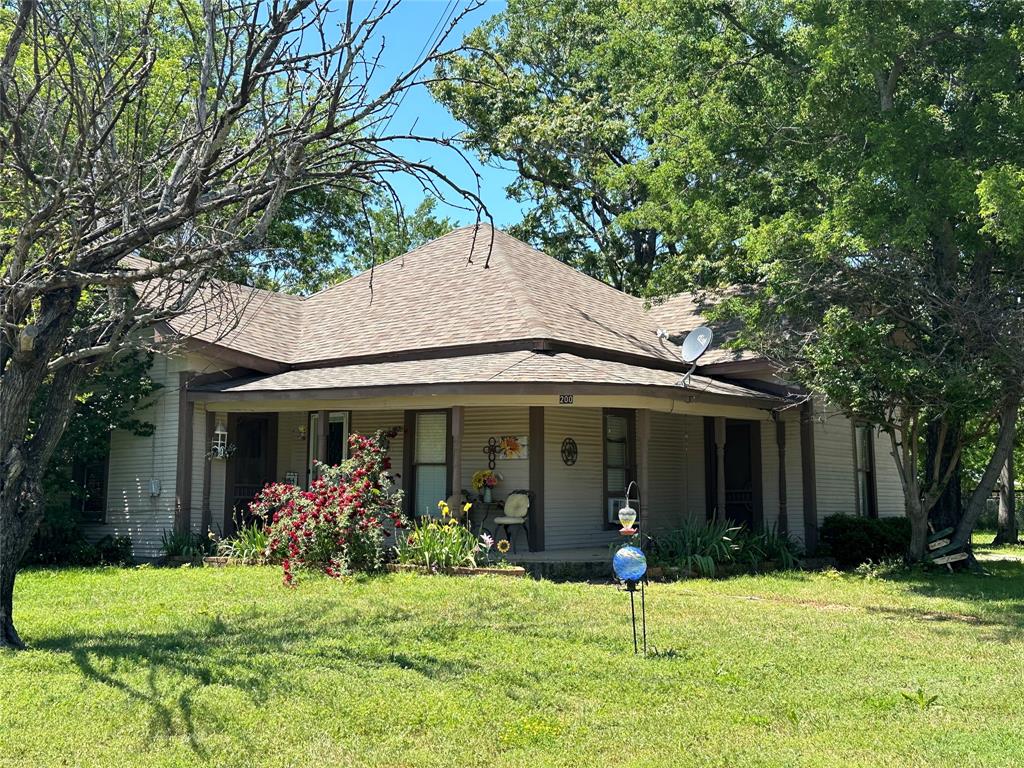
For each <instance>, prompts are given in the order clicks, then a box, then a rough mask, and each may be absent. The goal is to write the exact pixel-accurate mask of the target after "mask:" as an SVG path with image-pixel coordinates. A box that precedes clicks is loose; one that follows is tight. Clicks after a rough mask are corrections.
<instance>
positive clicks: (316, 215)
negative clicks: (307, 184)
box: [221, 187, 455, 294]
mask: <svg viewBox="0 0 1024 768" xmlns="http://www.w3.org/2000/svg"><path fill="white" fill-rule="evenodd" d="M367 196H368V195H367V194H366V193H364V192H353V191H351V190H348V189H332V188H330V187H311V188H309V189H305V190H302V191H300V192H297V193H295V194H292V195H288V196H287V197H286V198H285V200H284V201H283V202H282V204H281V210H280V212H279V213H278V216H277V218H276V219H275V220H274V222H273V223H272V224H271V225H270V228H269V229H268V231H267V238H266V242H265V243H264V244H263V246H262V247H261V248H260V249H259V250H258V251H256V252H254V253H253V254H251V255H250V257H249V258H248V259H246V260H244V261H240V262H238V263H234V264H231V265H228V266H226V267H225V269H224V270H223V271H222V272H221V277H223V278H225V279H228V280H231V281H233V282H238V283H242V284H243V285H252V286H255V287H257V288H264V289H267V290H273V291H286V292H288V293H301V294H309V293H315V292H316V291H319V290H321V289H322V288H326V287H327V286H329V285H333V284H335V283H337V282H340V281H342V280H344V279H346V278H348V277H351V276H352V275H354V274H357V273H359V272H362V271H364V270H367V269H370V268H371V267H373V266H374V265H376V264H382V263H384V262H385V261H388V260H389V259H393V258H394V257H396V256H400V255H402V254H403V253H406V252H408V251H410V250H412V249H413V248H416V247H417V246H420V245H422V244H423V243H426V242H428V241H430V240H433V239H435V238H438V237H441V235H444V234H447V233H448V232H450V231H451V230H452V229H454V228H455V223H454V222H453V221H452V220H451V219H449V218H448V217H438V216H437V215H435V213H434V211H435V209H436V208H437V200H436V199H435V198H433V197H427V198H425V199H424V200H423V201H422V202H421V203H420V204H419V205H418V206H417V207H416V208H415V209H414V210H412V211H410V212H406V211H403V210H402V209H401V208H400V207H397V206H396V205H395V203H394V201H393V200H391V199H390V197H388V196H385V195H380V194H377V195H369V199H367Z"/></svg>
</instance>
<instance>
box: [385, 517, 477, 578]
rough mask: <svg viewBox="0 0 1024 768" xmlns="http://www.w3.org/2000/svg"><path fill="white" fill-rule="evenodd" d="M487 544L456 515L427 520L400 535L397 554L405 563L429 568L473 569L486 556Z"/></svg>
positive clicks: (400, 560) (396, 546)
mask: <svg viewBox="0 0 1024 768" xmlns="http://www.w3.org/2000/svg"><path fill="white" fill-rule="evenodd" d="M485 545H486V542H481V541H480V539H478V538H477V537H476V535H475V534H474V533H473V532H472V531H470V530H469V529H468V528H466V526H464V525H460V524H459V522H458V521H457V520H456V519H455V518H454V517H449V518H448V519H447V520H446V521H438V520H429V521H427V520H424V521H421V522H419V523H416V524H415V525H413V526H412V528H410V529H409V530H407V531H406V532H405V534H404V535H402V534H399V535H398V536H397V541H396V543H395V557H396V559H397V560H398V562H400V563H402V564H406V565H422V566H424V567H426V568H441V569H443V568H457V567H470V568H472V567H475V566H476V564H477V559H478V557H479V556H480V555H481V554H483V555H486V551H487V550H488V549H489V547H486V546H485Z"/></svg>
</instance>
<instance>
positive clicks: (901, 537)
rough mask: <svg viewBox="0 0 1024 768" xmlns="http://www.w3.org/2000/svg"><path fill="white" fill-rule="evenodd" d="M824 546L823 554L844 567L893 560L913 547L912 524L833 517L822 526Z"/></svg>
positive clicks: (892, 519) (901, 520) (900, 519)
mask: <svg viewBox="0 0 1024 768" xmlns="http://www.w3.org/2000/svg"><path fill="white" fill-rule="evenodd" d="M820 543H821V545H820V549H819V553H820V554H822V555H827V556H830V557H833V558H835V560H836V562H837V563H838V564H839V567H840V568H855V567H856V566H858V565H860V564H861V563H866V562H868V561H869V560H870V561H872V562H876V563H877V562H880V561H882V560H890V559H892V558H894V557H900V556H902V555H904V554H905V553H906V551H907V547H909V546H910V521H909V520H908V519H907V518H905V517H882V518H877V519H875V518H870V517H854V516H852V515H832V516H830V517H826V518H825V520H824V521H823V522H822V524H821V536H820Z"/></svg>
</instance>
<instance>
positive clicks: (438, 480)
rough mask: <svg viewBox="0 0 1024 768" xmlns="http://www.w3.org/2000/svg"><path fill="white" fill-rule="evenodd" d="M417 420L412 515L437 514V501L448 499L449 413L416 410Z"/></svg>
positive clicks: (414, 438)
mask: <svg viewBox="0 0 1024 768" xmlns="http://www.w3.org/2000/svg"><path fill="white" fill-rule="evenodd" d="M415 419H416V421H415V427H414V429H413V467H412V470H413V479H412V482H413V506H412V514H413V515H414V516H415V517H421V516H423V515H430V516H436V515H438V514H439V512H438V507H437V503H438V502H439V501H443V500H445V499H447V498H448V476H449V471H448V460H449V457H448V443H449V441H448V434H449V431H450V428H449V424H448V412H447V411H417V412H416V414H415Z"/></svg>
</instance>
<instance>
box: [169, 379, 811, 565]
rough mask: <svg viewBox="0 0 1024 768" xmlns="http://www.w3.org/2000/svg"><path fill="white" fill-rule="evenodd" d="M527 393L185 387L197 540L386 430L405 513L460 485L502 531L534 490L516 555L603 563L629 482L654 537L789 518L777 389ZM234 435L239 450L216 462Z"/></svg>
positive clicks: (430, 509) (190, 505)
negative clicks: (216, 445) (515, 500)
mask: <svg viewBox="0 0 1024 768" xmlns="http://www.w3.org/2000/svg"><path fill="white" fill-rule="evenodd" d="M466 389H468V388H463V390H466ZM524 389H525V387H524ZM530 389H533V390H535V391H533V392H529V393H527V392H515V393H513V392H508V393H496V392H492V393H486V394H485V393H483V392H472V391H461V392H447V393H441V392H436V393H433V394H405V393H402V394H400V395H398V394H396V396H391V397H356V398H349V399H335V398H326V397H312V395H315V394H317V393H311V392H304V393H288V394H280V393H274V394H273V395H272V396H269V397H268V396H260V397H253V396H251V395H250V396H245V395H244V394H242V393H231V392H229V391H224V388H221V389H213V388H208V389H199V388H196V389H194V390H191V391H190V392H189V402H190V404H191V408H190V411H189V412H190V414H191V417H192V421H193V423H192V425H191V433H192V435H193V446H192V462H191V463H192V467H193V473H192V482H191V483H190V486H189V487H190V489H191V495H190V498H188V499H187V500H186V501H187V506H186V508H187V509H188V511H189V514H188V518H187V519H188V524H189V525H190V526H191V528H192V529H193V530H194V531H195V532H196V533H200V534H202V533H203V532H204V531H206V530H210V529H212V530H215V531H217V530H221V531H230V530H231V529H232V526H233V521H234V519H236V518H238V517H239V516H240V514H241V512H242V511H243V510H244V509H245V508H246V507H247V505H248V502H249V501H250V500H251V498H252V496H253V495H254V494H255V493H256V492H258V490H259V489H260V488H261V487H262V486H263V485H264V484H265V483H267V482H290V483H294V484H296V485H300V486H308V484H309V482H310V481H311V479H312V478H313V477H314V476H315V472H316V469H315V467H316V462H318V461H322V462H326V463H328V464H334V463H338V462H340V461H342V460H343V459H344V458H346V457H347V450H348V449H347V444H348V436H349V435H350V434H353V433H356V434H372V433H373V432H376V431H377V430H390V429H397V430H398V434H397V436H396V437H395V438H394V439H393V440H392V441H391V445H390V449H389V455H390V459H391V463H392V471H393V473H394V484H395V486H396V488H399V489H401V490H402V491H403V492H404V494H405V511H406V514H407V515H408V516H409V517H419V516H423V515H436V514H437V505H438V502H439V501H441V500H444V499H449V498H451V497H453V496H454V495H457V494H460V493H464V494H465V495H466V497H467V498H468V499H469V500H471V501H473V502H474V507H475V508H474V510H473V520H472V523H473V524H474V525H481V524H482V525H483V527H484V528H485V529H487V530H489V531H491V532H493V533H497V532H498V531H496V530H495V529H496V526H495V525H494V522H493V520H494V518H495V517H496V516H498V515H500V514H501V507H502V504H503V502H504V501H505V500H506V499H507V498H508V496H509V494H512V493H513V492H516V491H525V492H528V493H529V496H530V499H531V502H530V507H529V510H528V513H527V516H526V519H525V521H524V525H522V526H521V527H520V528H519V529H516V528H513V529H512V530H511V531H510V538H511V540H512V542H513V545H514V548H515V551H514V553H513V556H514V557H516V558H530V557H539V558H540V560H537V561H536V562H543V561H559V562H587V561H593V562H597V561H600V560H602V559H607V552H608V545H609V544H610V543H612V542H614V541H616V540H617V539H618V534H617V530H618V527H619V526H618V523H617V520H616V516H617V511H618V509H619V508H620V507H621V506H622V505H623V503H624V497H625V488H626V487H627V486H628V485H629V483H630V482H633V481H635V482H636V484H637V486H636V487H637V489H638V492H639V496H640V501H639V503H640V504H641V513H642V515H643V519H644V522H645V524H646V525H647V526H649V529H650V530H653V529H657V528H670V527H673V525H677V524H679V523H680V522H681V521H683V520H685V519H703V518H704V517H706V516H707V515H708V514H709V513H710V512H713V511H714V510H715V508H716V505H718V504H725V506H724V507H723V508H725V509H727V510H730V514H731V515H732V516H733V517H739V516H740V515H745V516H746V518H747V519H746V520H744V522H749V523H750V524H751V525H752V526H753V525H756V526H763V525H772V524H775V523H776V522H777V521H778V520H779V510H780V499H781V498H782V497H781V496H780V495H779V485H778V483H779V478H780V477H781V476H782V474H783V473H780V472H779V471H778V467H779V466H780V462H782V465H785V466H787V469H786V471H787V472H790V471H791V468H789V467H788V464H789V463H792V461H790V462H787V459H786V456H785V453H784V451H782V452H781V453H780V449H779V444H778V442H777V439H776V437H777V432H776V425H777V424H781V425H782V426H781V430H782V432H783V433H790V432H791V433H792V438H793V440H794V441H796V440H798V434H797V430H798V429H799V423H798V420H797V418H796V414H792V415H789V414H786V415H785V416H784V417H783V418H782V419H781V420H780V419H779V418H778V416H777V415H776V416H773V415H772V413H773V412H772V410H771V409H770V408H768V407H766V406H767V405H768V404H769V402H767V401H768V398H765V400H766V402H762V403H756V404H755V403H738V404H733V403H731V402H714V403H711V402H707V401H706V399H705V400H704V401H702V400H701V399H698V398H696V397H694V396H693V395H692V394H690V395H689V396H687V395H686V393H685V390H681V389H680V397H677V398H666V397H663V396H655V395H653V394H647V393H644V392H643V391H642V389H643V388H636V389H634V391H629V392H624V391H619V392H607V391H605V392H590V391H587V390H588V389H589V388H588V387H584V386H576V387H572V388H568V387H566V388H565V389H570V391H561V392H560V391H558V389H560V388H556V387H553V386H548V387H545V386H544V385H533V386H531V387H530ZM545 389H546V390H547V391H544V390H545ZM636 390H640V391H636ZM264 394H270V393H264ZM772 404H774V403H772ZM758 405H760V406H761V407H757V406H758ZM222 432H224V433H226V437H225V440H226V442H227V444H228V446H230V450H229V451H228V453H227V455H226V456H225V457H224V458H210V459H209V460H207V457H208V456H209V455H210V450H209V446H210V445H211V442H212V441H213V439H214V437H215V435H218V434H220V433H222ZM723 435H728V436H729V437H730V439H731V440H732V441H733V448H732V450H731V451H730V452H729V453H726V450H727V446H726V444H723V443H720V442H719V441H720V440H721V438H722V436H723ZM741 436H742V439H741ZM784 443H785V440H784V439H783V444H784ZM509 446H513V447H514V450H510V449H509ZM723 459H724V461H723ZM486 469H492V470H493V471H494V472H495V473H497V475H499V476H500V480H499V482H498V484H497V486H496V487H495V488H494V489H493V490H492V492H491V500H490V501H489V502H485V501H484V500H483V499H482V498H481V493H480V492H479V491H478V490H477V489H475V488H473V484H472V480H473V476H474V474H476V473H477V472H479V471H480V470H486ZM796 471H797V472H799V465H798V463H797V465H796ZM636 503H637V501H636V499H635V498H634V500H633V506H636ZM730 504H731V506H730ZM782 504H783V506H785V501H784V500H783V502H782ZM790 511H792V504H790ZM501 535H502V536H503V535H504V531H503V530H502V531H501ZM522 562H530V561H529V560H522Z"/></svg>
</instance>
